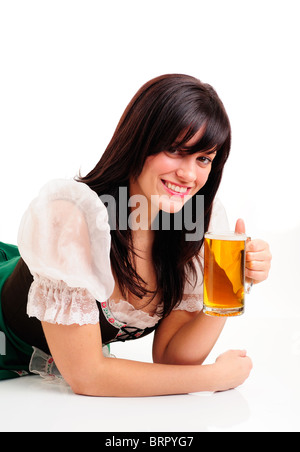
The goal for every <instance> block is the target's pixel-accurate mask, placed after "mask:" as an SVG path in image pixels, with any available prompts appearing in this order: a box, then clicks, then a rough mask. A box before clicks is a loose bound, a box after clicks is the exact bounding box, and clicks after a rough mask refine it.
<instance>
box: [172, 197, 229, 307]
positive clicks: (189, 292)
mask: <svg viewBox="0 0 300 452" xmlns="http://www.w3.org/2000/svg"><path fill="white" fill-rule="evenodd" d="M208 230H209V231H210V232H228V231H229V230H230V227H229V223H228V218H227V214H226V211H225V209H224V206H223V204H222V203H221V201H220V200H219V199H218V198H216V199H215V201H214V204H213V209H212V214H211V220H210V223H209V228H208ZM203 264H204V251H203V247H202V248H201V251H200V262H198V261H197V260H195V267H196V274H197V280H195V276H194V275H189V279H188V280H187V281H186V283H185V289H184V295H183V299H182V301H181V303H180V304H179V305H178V306H177V307H176V308H175V309H174V310H181V311H188V312H194V311H202V309H203Z"/></svg>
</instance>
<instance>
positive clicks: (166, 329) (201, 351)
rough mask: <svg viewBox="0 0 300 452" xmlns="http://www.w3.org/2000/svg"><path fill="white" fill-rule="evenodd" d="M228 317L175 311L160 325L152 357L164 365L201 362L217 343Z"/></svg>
mask: <svg viewBox="0 0 300 452" xmlns="http://www.w3.org/2000/svg"><path fill="white" fill-rule="evenodd" d="M225 322H226V319H225V318H221V317H209V316H206V315H205V314H204V313H203V311H201V312H187V311H172V312H171V314H170V315H169V316H168V317H167V318H165V319H164V320H163V321H162V322H161V324H160V326H159V327H158V329H157V331H156V333H155V337H154V343H153V359H154V362H156V363H165V364H185V365H193V364H202V363H203V362H204V361H205V359H206V358H207V356H208V355H209V353H210V352H211V350H212V348H213V347H214V345H215V343H216V342H217V340H218V338H219V336H220V334H221V332H222V330H223V328H224V325H225Z"/></svg>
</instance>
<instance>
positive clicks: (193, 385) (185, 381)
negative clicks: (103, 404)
mask: <svg viewBox="0 0 300 452" xmlns="http://www.w3.org/2000/svg"><path fill="white" fill-rule="evenodd" d="M216 367H217V366H216V365H215V364H212V365H206V366H180V365H166V364H152V363H143V362H137V361H129V360H124V359H115V358H106V359H105V360H104V362H103V364H102V365H101V366H99V367H98V369H96V370H95V372H94V373H93V375H91V376H90V377H88V378H86V377H85V376H84V375H82V376H81V377H79V378H77V381H76V380H74V381H73V382H72V383H71V387H72V389H73V391H74V392H75V393H77V394H82V395H88V396H102V397H145V396H159V395H171V394H187V393H190V392H201V391H215V390H218V383H217V380H218V375H217V368H216Z"/></svg>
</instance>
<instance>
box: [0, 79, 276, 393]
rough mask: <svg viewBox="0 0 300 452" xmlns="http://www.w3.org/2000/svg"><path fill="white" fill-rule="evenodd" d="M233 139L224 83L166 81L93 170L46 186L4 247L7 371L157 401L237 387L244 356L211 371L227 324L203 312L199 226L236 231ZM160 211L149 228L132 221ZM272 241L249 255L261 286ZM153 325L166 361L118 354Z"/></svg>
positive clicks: (0, 314)
mask: <svg viewBox="0 0 300 452" xmlns="http://www.w3.org/2000/svg"><path fill="white" fill-rule="evenodd" d="M230 141H231V129H230V123H229V120H228V117H227V114H226V111H225V109H224V106H223V104H222V102H221V100H220V99H219V97H218V95H217V94H216V92H215V91H214V89H213V88H212V87H211V86H210V85H207V84H204V83H202V82H200V81H199V80H197V79H195V78H193V77H190V76H187V75H181V74H169V75H164V76H160V77H157V78H155V79H153V80H151V81H150V82H148V83H146V84H145V85H144V86H143V87H142V88H141V89H140V90H139V91H138V92H137V94H136V95H135V96H134V98H133V99H132V101H131V102H130V103H129V105H128V107H127V108H126V110H125V112H124V114H123V116H122V117H121V120H120V122H119V124H118V126H117V128H116V131H115V133H114V135H113V137H112V139H111V141H110V143H109V145H108V146H107V149H106V151H105V152H104V154H103V156H102V157H101V159H100V161H99V162H98V163H97V164H96V166H95V167H94V169H92V170H91V171H90V173H89V174H87V175H86V176H84V177H82V176H78V177H77V178H75V180H72V181H66V180H56V181H51V182H49V183H47V184H46V185H45V186H44V187H43V188H42V190H41V191H40V193H39V195H38V197H37V198H36V199H34V200H33V201H32V202H31V204H30V205H29V207H28V209H27V211H26V212H25V214H24V216H23V219H22V221H21V225H20V229H19V235H18V249H17V248H16V247H14V248H13V255H12V259H13V260H12V261H11V259H10V256H9V255H8V254H7V253H6V251H5V250H11V249H12V248H11V247H9V246H7V245H5V244H1V242H0V251H1V250H2V252H1V255H2V254H3V256H4V261H3V262H2V266H0V277H1V278H0V281H1V287H2V286H3V288H2V292H1V310H0V320H1V323H0V330H1V331H2V332H4V333H5V335H6V339H7V340H9V341H10V342H9V344H10V345H11V347H10V348H9V350H10V354H9V356H8V357H7V359H6V360H3V359H2V360H1V361H0V370H1V371H3V372H2V375H4V376H5V378H12V377H16V375H20V372H21V373H22V371H25V372H27V373H28V372H30V373H39V374H40V375H45V374H46V375H47V374H48V375H49V373H51V375H52V374H55V375H57V373H58V374H59V373H60V374H61V376H62V377H63V378H64V379H65V380H66V381H67V383H69V385H70V386H71V387H72V389H73V391H74V392H75V393H79V394H85V395H94V396H151V395H164V394H182V393H188V392H198V391H202V390H205V391H207V390H212V391H215V390H223V389H229V388H232V387H235V386H237V385H239V384H241V383H242V382H243V381H244V380H245V379H246V378H247V377H248V375H249V373H250V370H251V360H250V359H249V358H248V357H247V356H246V353H245V351H234V352H232V351H231V352H228V353H226V354H224V355H222V356H221V357H220V358H218V360H217V361H216V363H215V364H213V365H205V366H202V363H203V362H204V360H205V358H206V357H207V355H208V354H209V352H210V351H211V349H212V347H213V346H214V344H215V342H216V340H217V338H218V336H219V334H220V332H221V331H222V328H223V326H224V323H225V321H224V319H220V318H214V319H211V318H208V317H207V316H205V315H204V314H203V312H202V306H203V303H202V301H203V289H202V263H201V258H202V256H201V252H202V245H203V233H202V234H198V235H197V234H194V235H193V234H190V236H192V239H189V238H188V234H187V233H188V232H189V233H191V232H193V231H197V228H198V223H199V221H200V222H201V224H202V225H203V232H204V231H207V230H208V228H210V229H214V227H216V226H217V227H218V228H222V229H223V230H224V229H225V230H227V229H228V223H227V219H226V214H225V212H224V209H223V207H222V206H221V205H220V203H219V202H218V201H217V200H216V199H215V196H216V192H217V190H218V187H219V184H220V181H221V178H222V172H223V168H224V164H225V162H226V160H227V158H228V156H229V151H230ZM203 198H204V201H205V208H204V205H203V203H202V204H201V203H200V204H199V199H200V200H202V199H203ZM111 199H113V201H114V202H113V203H109V202H108V203H107V202H106V201H105V200H111ZM156 199H158V200H159V201H158V203H156V201H155V200H156ZM105 203H106V204H108V205H105ZM109 204H110V205H109ZM138 204H139V205H138ZM199 206H200V207H201V208H199ZM111 209H113V210H114V212H112V211H111ZM149 209H150V210H151V209H152V210H153V209H154V212H155V215H153V213H152V216H151V215H150V216H148V221H147V224H146V227H144V228H131V227H125V228H124V227H122V228H121V227H120V226H121V218H124V217H125V218H126V219H127V220H128V222H127V225H129V226H130V225H131V221H129V220H131V219H132V218H134V215H135V216H136V217H137V216H138V215H139V216H142V214H143V210H144V212H147V213H149ZM137 213H138V215H137ZM187 216H189V217H190V218H189V222H187V221H185V220H186V218H187ZM112 217H114V218H113V223H114V226H115V227H111V226H112V225H111V219H112ZM154 217H155V218H154ZM166 219H167V220H168V222H167V223H164V221H162V220H166ZM157 220H158V223H157ZM157 224H158V225H159V227H157ZM162 224H168V227H167V228H166V227H161V226H160V225H162ZM191 225H192V227H190V226H191ZM122 226H124V225H122ZM198 232H199V231H198ZM262 243H263V242H261V241H260V242H259V250H258V249H256V245H255V242H253V241H252V242H250V245H251V259H248V260H247V262H248V263H249V267H250V268H251V271H252V272H253V278H254V279H255V277H256V276H257V274H258V277H257V280H260V281H261V280H262V279H264V278H265V277H266V274H267V271H268V268H269V260H270V258H269V254H268V253H267V246H266V245H264V244H263V245H262ZM257 246H258V245H257ZM257 251H258V253H257ZM258 257H259V259H257V258H258ZM257 260H259V261H260V262H259V270H260V272H261V273H258V272H255V271H254V270H255V262H256V261H257ZM10 261H11V262H10ZM253 263H254V267H253V266H252V264H253ZM7 269H10V270H9V271H8V270H7ZM4 270H5V272H4ZM256 270H257V268H256ZM247 271H250V270H249V269H248V270H247ZM153 331H155V336H154V343H153V358H154V363H153V364H152V363H151V364H150V363H141V362H134V361H125V360H121V359H110V357H109V354H108V351H107V347H106V348H105V346H109V344H110V343H112V342H116V341H125V340H132V339H137V338H139V337H143V336H145V335H147V334H150V333H152V332H153ZM195 344H196V345H195ZM103 347H104V348H103ZM18 357H20V360H19V361H18ZM8 362H9V367H7V365H6V363H8ZM54 365H55V366H56V367H54ZM1 366H2V367H1ZM5 366H6V367H5ZM56 368H57V369H58V370H57V369H56ZM53 369H55V372H54V371H53ZM16 372H19V373H17V374H16ZM52 376H53V375H52ZM0 378H1V375H0ZM3 378H4V377H3Z"/></svg>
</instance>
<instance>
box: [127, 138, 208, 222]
mask: <svg viewBox="0 0 300 452" xmlns="http://www.w3.org/2000/svg"><path fill="white" fill-rule="evenodd" d="M202 133H203V131H202V130H201V129H200V130H199V132H197V133H196V134H195V136H194V137H193V138H192V139H191V140H190V141H189V142H188V143H187V144H188V146H192V145H193V144H194V143H196V142H197V141H198V140H199V138H200V134H202ZM215 156H216V151H214V150H213V149H212V150H211V151H207V152H197V153H195V154H191V155H189V154H183V153H181V152H180V151H175V152H168V151H165V152H160V153H159V154H156V155H151V156H149V157H148V158H147V159H146V162H145V165H144V167H143V170H142V172H141V174H140V175H139V177H138V178H137V179H136V180H135V181H131V183H130V195H131V196H132V195H137V194H138V195H143V196H145V197H146V198H147V200H148V204H149V201H150V202H151V206H152V207H154V208H156V209H157V210H160V209H161V210H164V211H166V212H169V213H176V212H178V211H179V210H180V209H182V207H183V205H184V204H185V203H186V202H187V201H188V199H190V198H191V197H192V196H193V195H194V194H195V193H197V192H198V191H199V190H200V189H201V188H202V187H203V186H204V185H205V183H206V181H207V179H208V176H209V173H210V171H211V164H212V161H213V159H214V158H215Z"/></svg>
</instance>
